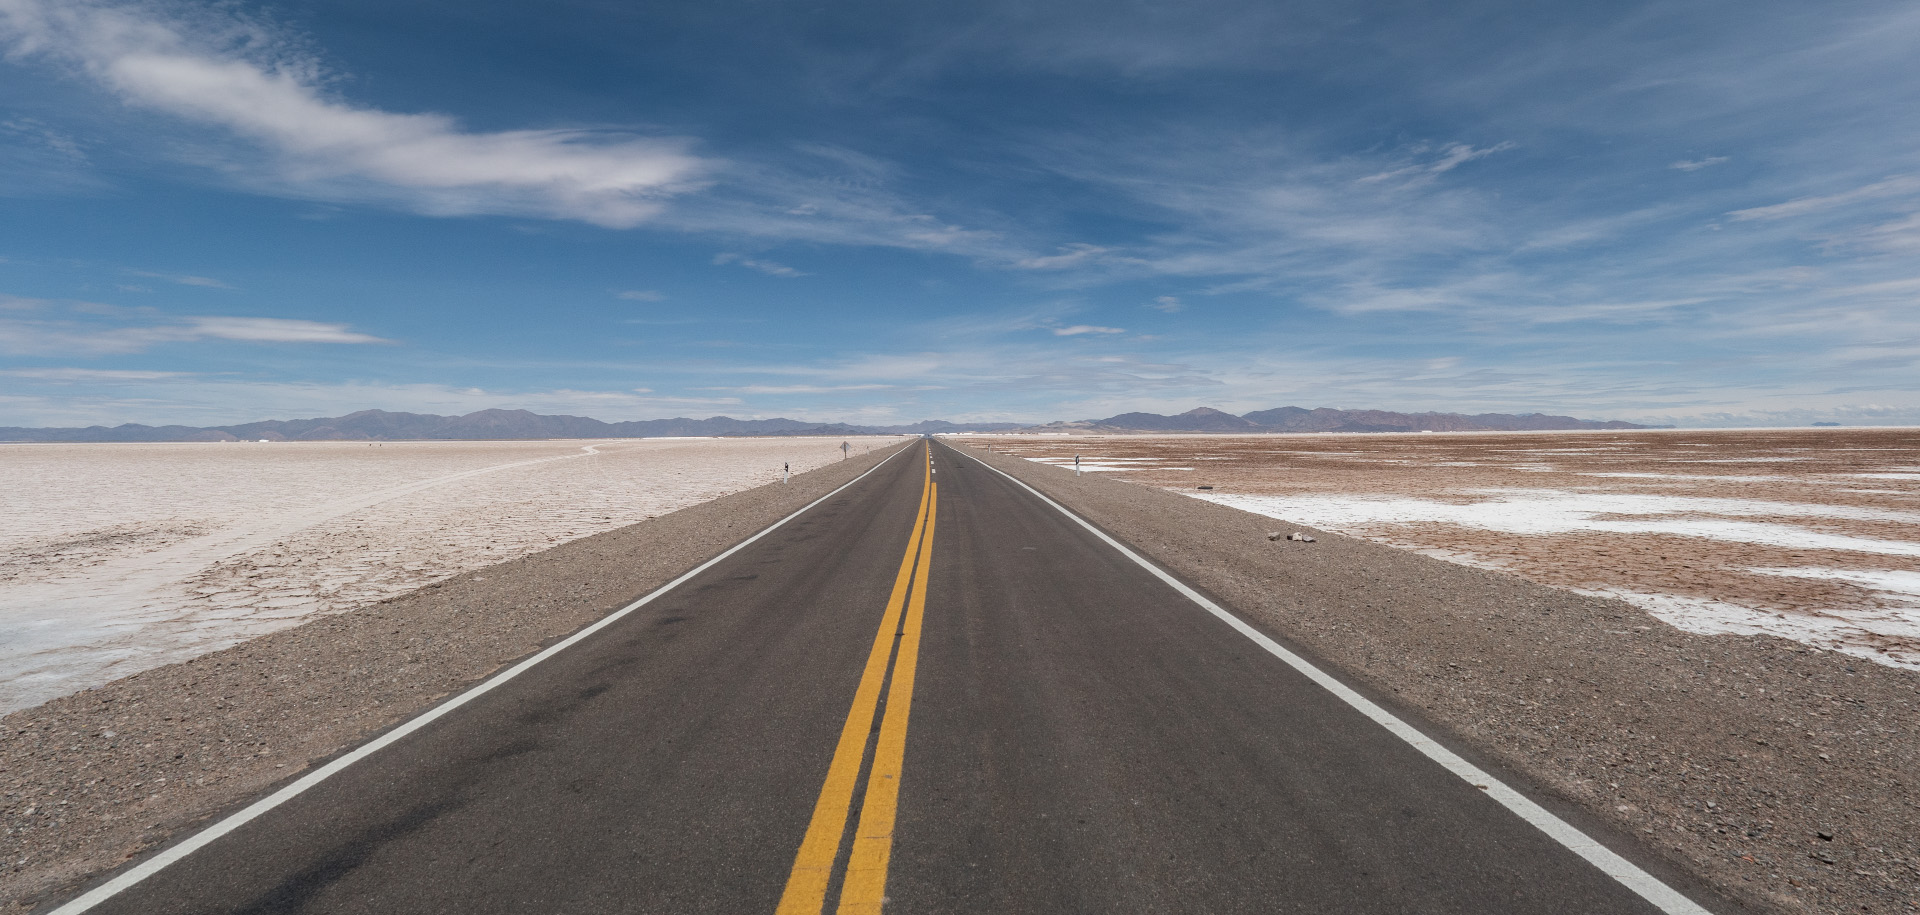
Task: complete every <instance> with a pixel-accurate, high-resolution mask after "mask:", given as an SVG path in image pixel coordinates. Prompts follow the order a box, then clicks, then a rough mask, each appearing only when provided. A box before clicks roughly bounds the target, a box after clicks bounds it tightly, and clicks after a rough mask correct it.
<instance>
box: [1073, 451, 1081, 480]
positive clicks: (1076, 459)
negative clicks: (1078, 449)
mask: <svg viewBox="0 0 1920 915" xmlns="http://www.w3.org/2000/svg"><path fill="white" fill-rule="evenodd" d="M1073 475H1074V476H1076V477H1077V476H1079V475H1080V455H1077V454H1076V455H1074V456H1073Z"/></svg>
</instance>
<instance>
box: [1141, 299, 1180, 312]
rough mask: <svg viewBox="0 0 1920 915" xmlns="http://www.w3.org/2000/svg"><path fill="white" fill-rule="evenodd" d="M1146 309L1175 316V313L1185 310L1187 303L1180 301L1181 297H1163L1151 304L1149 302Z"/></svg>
mask: <svg viewBox="0 0 1920 915" xmlns="http://www.w3.org/2000/svg"><path fill="white" fill-rule="evenodd" d="M1145 307H1147V308H1151V309H1153V310H1155V311H1164V312H1166V313H1167V314H1173V313H1175V312H1178V311H1181V310H1182V309H1185V308H1186V307H1187V303H1185V302H1182V301H1180V297H1179V296H1173V295H1163V296H1160V297H1158V298H1155V299H1154V300H1153V301H1151V302H1148V303H1147V304H1146V306H1145Z"/></svg>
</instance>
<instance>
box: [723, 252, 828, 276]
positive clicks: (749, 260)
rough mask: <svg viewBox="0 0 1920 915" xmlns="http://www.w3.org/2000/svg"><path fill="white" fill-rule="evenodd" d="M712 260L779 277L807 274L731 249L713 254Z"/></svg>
mask: <svg viewBox="0 0 1920 915" xmlns="http://www.w3.org/2000/svg"><path fill="white" fill-rule="evenodd" d="M713 262H714V263H715V264H716V265H725V264H738V265H740V266H742V267H745V268H747V269H748V270H758V271H760V272H761V273H764V274H766V275H768V276H780V277H788V278H792V277H797V276H806V275H807V274H805V273H804V272H802V271H799V270H795V269H793V268H792V267H789V266H787V265H786V264H780V263H775V262H773V261H770V260H763V259H760V258H754V257H748V256H746V255H744V254H738V253H735V252H732V251H725V252H721V253H719V254H716V255H714V256H713Z"/></svg>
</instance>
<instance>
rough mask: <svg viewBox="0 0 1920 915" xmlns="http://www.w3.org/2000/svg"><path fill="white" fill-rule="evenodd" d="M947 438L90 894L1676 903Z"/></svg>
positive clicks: (1549, 905) (1025, 907) (234, 905)
mask: <svg viewBox="0 0 1920 915" xmlns="http://www.w3.org/2000/svg"><path fill="white" fill-rule="evenodd" d="M923 453H925V452H924V451H923V449H922V448H921V447H920V446H914V447H913V448H911V449H910V450H909V452H908V453H907V454H905V455H902V456H899V457H896V458H894V459H892V460H891V461H889V462H888V463H887V464H885V465H882V467H881V468H880V469H879V470H878V471H877V472H875V473H873V474H872V475H870V476H868V477H867V478H865V479H864V480H863V481H861V482H859V483H857V484H855V485H854V486H852V487H850V488H848V489H846V490H845V491H843V492H841V493H840V494H839V495H837V496H834V497H833V498H831V499H829V500H827V501H826V502H824V503H822V504H820V505H819V506H817V507H815V508H814V509H812V510H811V511H809V512H807V513H805V514H803V515H801V516H800V517H798V518H796V519H794V520H793V521H791V522H789V523H788V524H786V525H785V526H784V527H781V528H779V529H778V530H776V531H774V532H773V533H772V534H770V535H768V536H766V537H764V538H762V539H761V540H759V541H758V542H755V543H753V544H752V545H750V546H748V547H747V548H746V549H743V550H741V551H740V552H738V553H736V554H734V555H733V556H731V557H729V558H728V559H726V560H724V561H722V562H720V563H719V564H717V565H715V566H713V567H712V568H710V569H708V570H707V571H706V572H704V573H702V574H701V575H699V576H698V577H696V578H695V579H693V580H691V581H690V582H688V583H686V584H684V585H682V586H681V587H679V588H678V589H676V590H674V591H672V592H669V593H668V594H666V595H665V596H664V597H662V598H660V599H658V600H656V601H654V602H653V603H651V604H648V605H647V606H645V607H642V608H641V609H640V610H638V611H636V612H634V613H632V614H630V615H628V616H626V617H624V618H622V619H620V620H619V621H618V622H616V623H614V624H612V625H610V626H608V627H607V628H605V629H603V630H601V631H599V632H597V633H595V634H594V635H592V636H591V637H589V638H587V639H585V640H583V641H581V642H580V643H579V644H577V645H575V646H573V647H572V648H569V649H567V650H566V651H564V652H561V653H559V654H557V655H555V656H554V657H553V658H551V659H550V660H548V661H546V662H544V663H542V664H540V665H539V666H536V667H533V668H531V669H530V670H528V671H527V672H526V673H524V674H521V675H520V676H518V677H517V678H515V679H513V680H511V681H509V682H507V683H505V684H503V685H501V686H500V687H498V688H497V689H494V690H492V691H490V692H488V693H486V694H485V695H482V696H480V697H479V698H477V699H474V700H473V701H471V702H469V703H467V704H466V705H465V706H463V707H461V708H459V709H457V710H456V711H454V712H452V713H450V714H448V715H446V716H445V717H442V718H440V719H438V720H436V721H434V722H433V723H431V724H429V725H427V726H426V727H424V728H423V729H421V730H419V731H418V732H416V733H413V734H410V735H408V736H406V737H404V738H403V739H401V740H399V741H397V742H395V743H394V744H393V745H391V746H389V747H387V748H385V749H383V750H381V751H379V752H378V753H375V754H373V755H371V756H369V757H367V758H366V759H364V760H362V761H360V762H358V763H356V764H354V765H352V766H350V767H348V768H346V769H344V770H343V771H341V772H340V773H339V774H337V775H335V776H334V777H332V778H330V779H328V780H326V781H324V782H321V783H320V784H319V785H317V786H316V787H314V788H312V789H310V790H308V791H306V792H305V793H303V794H300V795H298V796H297V797H294V798H293V799H291V800H289V801H287V802H285V803H284V804H281V805H280V806H278V807H276V808H274V809H272V810H271V811H269V812H267V813H265V814H264V815H261V816H260V817H258V818H257V819H254V820H252V821H250V822H248V823H246V824H245V825H242V826H240V827H238V828H237V829H234V830H233V831H231V832H229V833H227V834H225V835H223V836H222V837H220V838H218V839H216V840H214V841H212V842H211V843H210V844H208V845H206V846H205V847H204V848H202V849H200V850H199V851H197V852H195V853H193V854H191V855H189V856H187V857H185V858H184V859H182V860H180V861H178V862H177V863H174V864H173V865H171V866H170V867H167V868H165V869H163V870H161V871H159V872H158V873H157V874H154V875H153V876H151V877H149V878H148V879H146V880H144V881H142V882H140V883H138V884H136V885H134V886H133V887H132V888H130V889H127V890H125V891H123V892H121V893H120V894H118V895H116V896H113V897H112V898H110V899H107V900H106V901H104V902H102V903H101V904H99V905H98V906H97V907H95V908H94V909H92V911H94V912H102V913H105V912H114V913H139V915H159V913H189V912H191V913H204V912H250V913H251V912H259V913H267V912H274V913H278V912H316V913H319V912H325V913H353V912H382V913H399V912H407V913H417V912H463V913H494V912H499V913H507V912H513V913H525V912H661V913H680V912H768V913H771V912H775V911H776V910H778V911H783V912H818V911H822V910H823V907H824V908H825V909H833V908H835V907H836V906H837V907H838V908H839V910H840V911H847V912H853V911H877V910H878V908H879V904H880V902H881V900H882V899H883V898H884V900H885V903H886V909H887V911H890V912H911V913H918V912H1035V913H1041V912H1044V913H1058V912H1210V913H1217V912H1314V913H1341V912H1355V913H1358V912H1366V913H1386V912H1409V913H1411V912H1419V913H1447V912H1459V913H1475V915H1485V913H1520V912H1541V913H1568V912H1656V911H1659V910H1658V909H1657V908H1655V907H1654V906H1653V905H1651V904H1649V903H1648V902H1646V901H1644V900H1642V899H1641V898H1640V897H1638V896H1636V895H1635V894H1634V893H1633V892H1632V891H1630V890H1629V889H1627V888H1626V887H1625V886H1623V885H1622V884H1621V883H1619V882H1617V881H1615V880H1614V879H1613V878H1611V877H1609V876H1607V875H1606V874H1603V873H1602V872H1601V871H1600V870H1599V869H1597V868H1595V867H1594V866H1593V865H1591V864H1589V863H1587V862H1586V861H1585V860H1582V859H1581V858H1580V857H1578V856H1576V855H1575V854H1574V853H1573V852H1571V851H1569V850H1568V849H1567V848H1565V847H1563V846H1562V845H1561V844H1559V843H1557V842H1555V841H1554V840H1552V839H1550V838H1549V837H1548V836H1547V835H1546V834H1544V833H1542V832H1541V831H1540V830H1538V829H1536V828H1535V827H1533V826H1530V825H1528V824H1527V823H1525V822H1523V821H1522V820H1521V819H1520V818H1518V817H1516V816H1515V815H1514V814H1513V813H1511V812H1510V811H1509V810H1507V809H1506V808H1505V807H1502V806H1500V805H1499V804H1497V803H1495V802H1494V801H1493V800H1492V799H1490V798H1489V797H1488V795H1487V794H1486V792H1484V791H1481V790H1479V789H1477V788H1475V787H1474V786H1472V785H1470V784H1468V783H1466V782H1465V781H1463V780H1461V779H1460V778H1458V777H1456V776H1454V775H1453V774H1450V773H1449V772H1447V771H1446V770H1444V769H1442V768H1441V767H1439V766H1438V765H1436V764H1435V763H1433V762H1432V761H1431V760H1429V759H1428V758H1427V757H1425V756H1422V755H1421V754H1420V753H1418V752H1416V751H1415V750H1414V749H1413V748H1412V747H1410V746H1408V745H1407V744H1406V743H1404V742H1402V741H1401V740H1400V739H1398V738H1396V737H1394V736H1393V735H1392V734H1390V733H1389V732H1388V731H1387V730H1385V729H1383V728H1382V727H1380V726H1378V725H1376V724H1374V723H1373V722H1371V721H1369V720H1367V719H1365V718H1364V717H1362V716H1361V715H1360V714H1358V713H1357V712H1355V711H1354V710H1353V709H1352V708H1351V707H1350V706H1348V705H1346V704H1344V703H1342V702H1341V701H1339V700H1338V699H1337V698H1336V697H1334V696H1333V695H1332V694H1331V693H1328V692H1327V691H1326V690H1324V689H1322V688H1321V687H1319V686H1317V685H1315V684H1313V683H1312V682H1311V681H1310V680H1308V679H1307V678H1306V677H1304V676H1302V675H1301V674H1299V673H1297V672H1296V671H1295V670H1293V669H1292V668H1290V667H1288V666H1286V665H1284V664H1281V663H1279V662H1278V661H1276V660H1275V658H1274V657H1273V656H1272V655H1270V654H1268V653H1267V652H1266V651H1264V650H1263V649H1261V648H1260V647H1259V646H1257V645H1255V644H1254V643H1253V642H1251V641H1249V640H1248V639H1247V638H1246V637H1245V636H1243V635H1242V634H1240V633H1238V632H1236V631H1234V630H1233V629H1232V628H1230V627H1229V626H1228V625H1226V624H1225V623H1223V622H1221V621H1220V620H1218V619H1216V618H1214V617H1212V616H1210V615H1208V614H1207V613H1205V612H1203V611H1201V610H1199V609H1198V608H1196V606H1195V605H1194V604H1193V603H1192V602H1190V601H1188V600H1187V599H1186V598H1184V597H1182V596H1181V595H1180V594H1178V593H1177V592H1175V591H1174V590H1172V589H1171V588H1170V587H1168V586H1167V585H1166V584H1165V583H1163V582H1161V581H1160V580H1158V579H1157V578H1155V577H1153V576H1152V575H1151V574H1149V573H1148V572H1147V571H1146V570H1144V569H1142V568H1141V567H1140V566H1139V565H1137V564H1135V563H1133V562H1132V561H1130V560H1128V559H1127V558H1125V557H1124V556H1122V555H1121V554H1119V553H1118V552H1116V551H1115V550H1114V549H1113V548H1112V547H1110V546H1108V545H1106V544H1104V543H1102V542H1101V541H1100V540H1099V539H1097V538H1096V537H1095V536H1094V535H1093V534H1091V533H1090V532H1089V531H1087V530H1086V529H1084V528H1082V527H1080V526H1079V525H1077V524H1075V523H1073V522H1072V521H1070V520H1069V519H1067V518H1066V517H1064V516H1062V515H1061V514H1060V513H1058V512H1057V511H1055V510H1054V509H1052V508H1051V507H1049V506H1047V505H1045V504H1044V503H1042V502H1041V501H1040V500H1038V499H1037V498H1035V497H1034V496H1033V495H1032V494H1030V493H1027V492H1026V491H1024V490H1021V489H1019V488H1017V487H1016V486H1014V485H1013V484H1012V483H1010V482H1008V481H1007V480H1006V479H1004V478H1002V477H1000V476H999V475H997V474H996V473H994V472H993V471H991V470H989V469H987V468H986V467H984V466H982V465H980V464H978V463H977V462H974V461H972V460H970V459H968V458H965V457H961V456H958V455H956V454H954V453H953V452H951V451H949V450H947V449H946V448H945V447H944V446H941V445H938V444H934V445H932V446H931V454H932V462H931V466H932V468H933V469H934V471H935V472H931V473H930V472H928V469H927V467H928V465H927V463H926V462H925V461H924V460H923V458H922V457H921V455H922V454H923ZM610 609H611V608H610Z"/></svg>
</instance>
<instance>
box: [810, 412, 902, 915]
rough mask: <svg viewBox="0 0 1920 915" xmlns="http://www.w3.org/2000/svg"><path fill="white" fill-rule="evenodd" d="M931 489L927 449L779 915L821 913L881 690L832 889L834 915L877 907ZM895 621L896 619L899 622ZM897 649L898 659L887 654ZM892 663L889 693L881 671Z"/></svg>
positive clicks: (888, 847) (888, 850)
mask: <svg viewBox="0 0 1920 915" xmlns="http://www.w3.org/2000/svg"><path fill="white" fill-rule="evenodd" d="M939 496H940V494H939V488H938V487H937V486H935V485H934V482H933V448H932V447H931V446H929V447H928V448H927V452H926V467H925V471H924V473H923V474H922V478H921V490H920V514H919V517H917V518H915V519H914V522H913V535H912V536H911V537H910V538H908V540H907V554H906V556H905V557H904V558H902V559H901V560H900V572H899V574H898V575H896V576H895V577H894V579H893V594H892V595H891V596H889V597H888V598H887V611H886V614H885V615H883V616H882V617H881V618H880V631H879V633H878V634H876V635H875V636H874V638H873V649H872V651H871V652H869V653H868V655H867V666H866V669H865V670H864V671H863V672H862V673H861V675H860V687H859V688H858V689H856V690H854V693H853V708H852V709H851V710H850V711H848V712H847V723H846V725H845V726H844V727H842V728H841V729H840V743H839V744H838V745H837V746H836V747H835V748H834V751H833V763H832V764H831V765H829V766H828V767H827V780H826V784H824V785H822V786H821V788H820V799H819V800H818V801H815V802H814V805H813V820H812V821H811V822H810V823H809V824H808V825H807V836H806V838H805V839H802V840H801V841H800V853H799V854H798V855H796V856H795V857H794V859H793V871H792V873H790V874H789V875H788V876H787V888H786V891H785V892H784V893H782V894H781V895H780V908H779V910H778V911H779V915H819V913H821V912H822V911H824V910H825V908H826V904H827V888H828V886H829V885H830V884H831V883H832V880H833V864H834V859H836V858H837V857H839V854H840V842H841V839H842V838H844V837H845V835H846V830H847V815H848V812H849V811H850V810H851V808H852V806H853V795H854V792H855V791H856V790H857V789H858V788H859V781H860V768H861V764H862V763H864V762H865V761H866V754H867V736H868V735H869V734H871V733H872V732H873V716H874V715H875V714H876V713H877V712H878V709H879V706H880V693H881V689H882V688H883V687H884V688H885V689H886V699H887V709H886V713H885V717H883V718H882V719H881V720H880V739H879V740H878V741H877V742H876V743H875V745H874V750H873V769H872V771H871V772H869V773H868V774H867V793H866V797H865V798H864V799H863V800H862V801H861V804H860V824H859V826H858V827H856V828H855V829H854V833H853V850H852V852H851V854H849V855H848V856H847V871H846V879H844V880H843V881H841V886H840V907H839V909H838V911H839V913H840V915H864V913H876V915H877V913H878V912H879V911H880V904H881V903H882V902H883V901H884V900H885V898H886V890H887V859H888V857H889V856H890V855H891V854H892V853H893V821H894V815H895V812H896V811H897V809H898V806H899V800H900V769H901V767H902V765H903V764H904V763H905V759H906V754H907V713H908V711H909V708H910V707H911V706H912V704H913V673H914V668H915V666H916V665H917V664H918V663H919V660H920V621H921V618H922V617H923V616H925V614H926V609H927V567H928V565H929V564H930V563H931V562H932V560H933V519H934V510H935V508H936V506H937V505H938V503H939ZM903 614H904V616H905V619H904V621H903V620H902V615H903ZM896 640H897V641H898V642H899V646H900V650H899V653H898V655H897V656H896V655H895V652H894V643H895V641H896ZM889 660H891V661H892V662H893V676H892V678H891V683H889V682H888V681H889V678H888V676H887V662H888V661H889Z"/></svg>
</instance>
